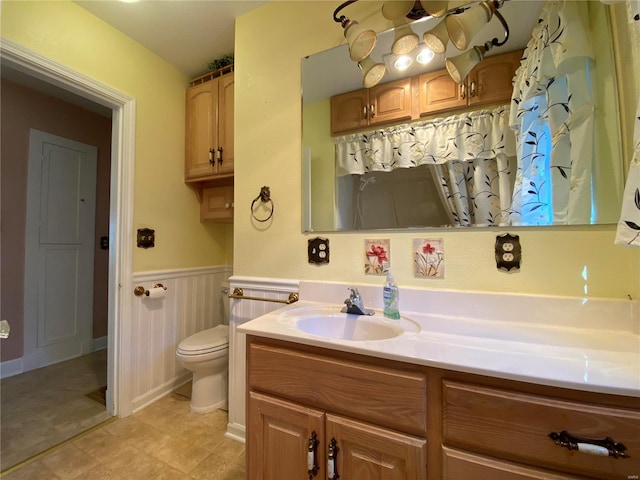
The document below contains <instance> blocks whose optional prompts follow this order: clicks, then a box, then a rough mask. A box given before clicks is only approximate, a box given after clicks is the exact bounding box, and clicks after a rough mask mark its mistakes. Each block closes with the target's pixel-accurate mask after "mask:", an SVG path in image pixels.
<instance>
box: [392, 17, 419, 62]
mask: <svg viewBox="0 0 640 480" xmlns="http://www.w3.org/2000/svg"><path fill="white" fill-rule="evenodd" d="M418 43H420V37H418V35H417V34H416V33H415V32H414V31H413V30H411V27H410V26H409V24H408V23H405V24H403V25H398V26H396V29H395V39H394V40H393V45H391V51H392V52H393V53H395V54H396V55H404V54H405V53H409V52H410V51H411V50H413V49H414V48H416V47H417V46H418Z"/></svg>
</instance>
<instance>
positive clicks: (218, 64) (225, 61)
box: [207, 53, 233, 70]
mask: <svg viewBox="0 0 640 480" xmlns="http://www.w3.org/2000/svg"><path fill="white" fill-rule="evenodd" d="M232 63H233V54H232V53H228V54H226V55H223V56H222V57H220V58H217V59H215V60H213V61H212V62H210V63H208V64H207V68H208V69H209V70H218V69H220V68H222V67H226V66H227V65H231V64H232Z"/></svg>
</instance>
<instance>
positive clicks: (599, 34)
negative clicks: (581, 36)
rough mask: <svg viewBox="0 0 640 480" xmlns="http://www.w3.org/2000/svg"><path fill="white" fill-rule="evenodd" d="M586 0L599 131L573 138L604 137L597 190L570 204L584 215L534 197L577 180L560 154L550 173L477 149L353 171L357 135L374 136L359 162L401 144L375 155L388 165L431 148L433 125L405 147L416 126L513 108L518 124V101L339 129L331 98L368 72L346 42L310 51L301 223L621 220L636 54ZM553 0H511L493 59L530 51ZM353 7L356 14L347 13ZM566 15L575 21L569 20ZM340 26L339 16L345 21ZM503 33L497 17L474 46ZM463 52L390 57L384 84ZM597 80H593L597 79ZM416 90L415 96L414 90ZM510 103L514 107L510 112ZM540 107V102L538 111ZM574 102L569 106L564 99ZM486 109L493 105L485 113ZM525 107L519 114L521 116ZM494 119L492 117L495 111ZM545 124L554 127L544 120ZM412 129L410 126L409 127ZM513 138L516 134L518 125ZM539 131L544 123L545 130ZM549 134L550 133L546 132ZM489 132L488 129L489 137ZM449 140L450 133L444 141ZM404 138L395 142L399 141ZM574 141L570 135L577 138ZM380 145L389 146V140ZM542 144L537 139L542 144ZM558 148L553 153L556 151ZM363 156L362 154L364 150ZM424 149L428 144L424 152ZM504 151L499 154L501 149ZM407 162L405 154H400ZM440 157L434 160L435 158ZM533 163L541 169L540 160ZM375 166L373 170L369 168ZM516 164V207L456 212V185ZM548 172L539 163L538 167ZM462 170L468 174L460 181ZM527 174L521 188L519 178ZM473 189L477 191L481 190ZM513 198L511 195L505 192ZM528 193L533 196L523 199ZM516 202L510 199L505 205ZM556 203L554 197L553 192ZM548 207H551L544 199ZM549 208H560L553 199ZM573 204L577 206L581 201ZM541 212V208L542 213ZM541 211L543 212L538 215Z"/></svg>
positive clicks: (435, 67) (597, 154) (472, 194)
mask: <svg viewBox="0 0 640 480" xmlns="http://www.w3.org/2000/svg"><path fill="white" fill-rule="evenodd" d="M575 3H578V4H588V6H587V7H586V8H585V9H583V10H581V11H580V16H581V17H583V18H581V21H582V24H583V27H584V29H585V30H584V31H585V32H586V34H587V37H586V38H588V42H587V43H590V45H589V48H590V49H591V52H592V56H593V60H592V61H591V63H589V64H588V65H586V67H585V69H586V71H587V78H588V79H589V82H590V83H589V88H592V91H591V94H592V103H593V110H592V112H590V113H588V114H587V116H588V117H589V118H591V119H592V120H593V124H594V125H593V131H595V134H594V135H589V136H588V137H585V138H587V140H580V141H576V140H575V138H574V140H573V144H574V145H572V147H573V148H575V144H580V145H581V144H583V143H584V142H586V141H588V138H591V139H592V140H594V139H595V141H594V143H593V146H592V147H593V152H594V153H593V162H592V164H593V165H592V166H591V167H590V168H591V169H592V170H591V172H590V173H589V177H588V178H587V179H583V181H584V182H586V183H587V184H590V185H589V189H588V192H587V193H586V194H583V195H581V197H582V198H581V199H579V200H575V202H574V200H570V202H574V203H577V202H581V204H580V205H579V206H578V207H577V209H578V210H581V211H582V214H581V215H577V216H576V217H575V218H573V217H571V216H564V217H563V216H562V215H556V213H555V212H552V213H550V214H548V215H547V216H546V217H545V216H544V215H543V214H540V213H541V212H542V211H543V210H544V208H538V207H537V206H533V207H531V205H533V203H530V202H531V196H535V194H539V190H540V189H541V188H542V186H543V184H544V182H545V181H548V182H549V184H551V181H550V179H551V176H552V175H559V176H560V177H562V178H564V179H565V180H569V182H570V183H571V182H574V180H572V178H570V177H571V173H570V171H569V170H568V169H567V168H566V167H567V164H566V162H564V161H563V162H561V163H560V164H557V165H555V166H553V165H554V164H553V162H551V163H548V164H547V166H546V167H545V168H546V170H547V171H545V172H542V173H541V174H540V175H539V176H538V177H537V179H532V177H529V176H527V175H528V174H527V173H525V174H524V175H523V173H522V172H523V171H525V170H526V167H522V168H519V165H520V164H519V163H518V160H519V159H520V158H524V157H527V156H531V155H536V153H535V152H533V153H532V152H531V151H529V152H528V153H527V152H526V151H522V150H519V151H520V152H524V153H517V152H516V153H515V154H510V155H512V156H511V157H509V158H508V162H507V163H500V162H499V161H498V162H497V163H496V164H494V165H492V166H491V167H490V168H489V169H488V170H487V169H485V164H486V163H487V159H486V158H484V157H478V158H477V161H474V162H470V161H468V158H465V157H463V158H460V159H457V158H449V159H447V160H446V161H443V160H439V162H440V163H439V164H437V165H431V164H430V162H429V161H425V162H424V163H423V164H420V165H417V166H412V165H411V166H410V165H407V164H405V165H402V166H403V167H407V168H387V167H386V166H385V167H384V168H385V169H386V170H385V171H375V169H368V171H359V172H354V171H353V170H348V169H345V165H344V164H345V160H344V158H343V159H337V158H336V155H337V154H338V152H337V150H339V149H337V148H336V142H343V143H344V142H347V143H348V142H351V143H348V144H349V145H351V146H352V147H353V145H355V143H353V142H356V141H357V142H360V143H359V144H362V142H370V144H367V145H366V148H364V149H363V148H360V149H359V150H360V152H359V153H358V152H356V150H354V149H353V148H352V150H350V151H348V152H347V153H346V154H344V152H343V155H346V156H347V157H348V158H349V159H350V160H349V161H353V162H355V163H359V162H360V160H362V162H364V161H365V160H366V157H367V156H372V155H376V156H379V155H381V152H382V151H385V152H388V151H392V152H395V153H394V155H396V157H395V159H393V160H389V159H382V160H376V161H378V162H380V163H385V162H387V163H389V164H393V165H394V166H395V165H396V163H397V160H399V159H400V157H399V156H398V155H403V154H404V157H403V159H402V161H404V160H406V158H407V155H415V153H416V148H418V147H420V148H423V146H424V145H423V144H426V143H428V142H429V141H430V139H431V138H432V135H431V134H428V133H425V134H423V135H424V138H423V140H424V139H426V140H424V141H423V143H422V144H420V145H418V147H416V143H420V142H415V141H414V142H406V141H404V145H405V146H406V147H407V148H409V150H407V151H408V152H409V153H407V151H404V150H402V149H401V148H400V147H399V146H398V145H399V143H398V142H400V143H403V141H402V140H398V138H401V137H399V136H398V135H399V134H403V135H411V136H412V137H411V138H412V139H415V138H418V137H417V133H416V132H417V130H418V129H419V128H423V127H424V126H425V125H427V124H428V126H429V127H430V128H436V129H437V128H441V127H442V126H444V125H448V124H450V123H452V122H456V121H457V122H463V123H464V122H465V120H466V121H467V123H468V122H469V119H470V118H475V115H491V116H493V115H497V113H496V112H499V114H500V115H503V116H504V119H505V121H507V128H508V125H509V123H510V122H509V112H510V110H509V109H510V108H512V107H511V106H510V103H509V101H507V102H502V104H494V105H489V106H482V107H476V108H475V109H474V108H473V107H466V108H462V109H460V108H458V109H455V110H447V111H441V112H437V113H435V114H431V115H425V116H422V117H420V118H413V119H412V120H410V121H404V122H400V123H394V124H391V125H390V126H389V125H382V126H377V127H370V128H368V129H367V128H363V129H360V130H355V131H350V132H347V133H341V134H339V135H333V136H332V135H331V100H330V99H331V97H333V96H335V95H339V94H343V93H347V92H353V91H356V90H359V89H362V88H363V85H362V81H363V80H362V73H361V71H360V69H359V68H358V66H357V64H356V63H354V62H352V61H351V60H350V59H349V53H348V46H347V45H346V44H343V45H341V46H339V47H336V48H333V49H331V50H327V51H324V52H319V53H317V54H314V55H310V56H308V57H305V58H303V59H302V104H303V129H302V146H303V152H302V175H303V178H302V190H303V191H302V210H303V225H302V230H303V231H306V232H311V231H315V232H331V231H354V230H378V229H405V228H439V227H460V226H465V227H470V226H473V227H480V226H483V227H502V228H504V226H527V225H532V226H543V225H574V224H581V225H584V224H611V223H616V222H617V220H618V216H619V213H620V204H621V197H622V191H623V188H624V161H623V155H622V147H621V142H620V115H619V111H618V101H617V95H618V93H617V87H616V83H617V80H616V78H615V72H616V68H615V61H618V62H620V61H622V62H624V61H627V60H628V59H620V58H618V59H615V55H614V48H613V39H612V34H611V24H610V21H609V10H608V6H607V5H605V4H603V3H601V2H600V0H589V1H588V2H587V1H585V2H575ZM544 5H545V2H541V1H527V0H522V1H509V2H505V3H504V5H503V7H502V8H501V9H500V12H501V13H502V14H503V16H504V17H505V19H506V21H507V23H508V25H509V27H510V30H511V35H510V38H509V40H508V41H507V42H506V44H505V45H504V46H501V47H495V48H493V49H491V50H490V51H489V52H488V53H487V55H486V57H485V61H486V59H488V58H489V57H491V56H493V55H500V54H504V53H507V52H512V51H516V50H519V49H524V48H525V47H526V46H527V43H528V42H529V40H530V39H531V37H532V32H533V29H534V28H536V26H537V25H538V23H539V22H538V19H539V17H540V15H541V11H542V8H543V6H544ZM344 13H346V14H347V15H348V12H344ZM566 20H567V21H568V20H570V19H566ZM439 21H440V19H438V18H427V19H422V20H418V21H416V22H413V23H412V24H411V28H412V29H413V30H414V32H415V33H416V34H418V36H419V38H420V40H421V42H422V38H423V33H424V32H425V31H428V30H431V29H432V28H434V27H435V26H436V25H437V24H438V22H439ZM339 28H340V26H339V25H337V24H336V29H339ZM503 36H504V33H503V30H502V29H501V26H500V23H499V22H498V21H497V19H495V18H494V19H493V20H492V21H491V22H489V23H488V24H487V25H485V26H484V28H483V30H481V31H480V33H478V34H477V35H476V37H474V38H473V42H472V44H482V43H484V42H485V41H487V40H489V39H491V38H493V37H498V38H502V37H503ZM393 37H394V33H393V31H392V30H390V31H387V32H383V33H379V34H378V40H377V43H376V47H375V49H374V51H373V52H372V54H371V57H372V58H374V59H375V60H377V61H381V62H382V61H384V60H385V59H383V57H384V56H385V55H386V54H387V53H389V52H391V44H392V42H393ZM459 53H460V51H458V50H456V48H455V47H453V46H452V45H451V43H449V46H448V47H447V50H446V52H445V54H441V55H438V54H436V55H435V57H434V58H433V60H432V61H431V62H430V63H429V64H428V65H424V66H422V65H418V64H417V63H415V62H414V64H413V65H412V66H411V67H410V68H409V69H407V70H405V71H404V72H397V73H393V69H392V68H391V67H390V65H387V68H386V73H385V76H384V77H383V78H382V80H381V81H380V85H383V84H385V83H387V82H391V81H395V80H398V79H401V78H408V77H412V78H413V77H416V76H419V75H421V74H423V73H428V72H432V71H441V70H443V69H444V68H445V66H444V59H445V57H447V58H450V57H453V56H455V55H457V54H459ZM591 82H592V83H591ZM414 98H415V95H414ZM500 108H502V109H503V110H504V109H505V108H506V112H505V111H501V110H500ZM536 108H539V106H537V105H536V106H534V107H532V108H531V109H532V110H533V109H536ZM564 108H565V109H566V108H567V107H566V105H565V106H564ZM480 111H482V112H484V113H480ZM521 113H522V112H519V113H518V115H516V116H519V115H520V114H521ZM492 118H493V117H492ZM545 128H546V127H545ZM407 132H408V133H407ZM509 134H510V135H512V136H513V138H515V136H514V132H513V131H510V132H509ZM538 134H540V131H539V132H538ZM546 134H547V137H549V142H548V148H549V149H553V148H554V141H555V139H551V138H550V137H551V135H549V132H548V131H547V132H546ZM455 135H458V137H460V136H468V134H465V133H464V131H461V133H457V134H452V135H451V136H450V137H449V139H451V138H453V136H455ZM523 135H529V137H527V138H528V139H529V140H527V139H524V141H523V143H525V144H526V143H528V142H529V141H530V140H536V141H537V138H534V137H532V136H531V135H533V136H535V135H536V131H535V130H534V131H533V134H532V133H530V130H529V131H528V132H525V133H523ZM544 135H545V134H544V133H542V134H541V136H544ZM486 136H487V134H485V137H486ZM374 138H375V139H376V140H377V141H378V140H379V141H383V140H384V141H386V142H390V143H389V144H388V145H386V146H384V144H376V145H377V146H373V144H372V142H373V139H374ZM443 141H446V140H443ZM394 142H396V143H394ZM568 143H569V144H571V142H570V141H569V142H568ZM380 145H383V146H382V147H380ZM536 148H537V146H536ZM551 151H552V150H550V151H549V156H551V155H552V153H551ZM358 154H360V157H358ZM422 154H423V155H424V152H423V153H422ZM553 155H556V160H557V158H558V157H560V158H563V159H565V160H566V159H568V157H571V158H573V157H572V155H573V156H578V157H580V153H579V152H578V150H574V152H573V153H571V152H570V150H569V149H567V148H564V150H563V149H560V148H558V149H557V150H556V151H554V153H553ZM497 157H499V158H500V155H497ZM400 163H401V162H400ZM431 163H434V162H431ZM530 168H536V169H537V168H538V167H537V166H534V167H531V166H530ZM365 170H367V169H365ZM505 172H507V174H508V175H507V176H506V177H504V178H502V180H500V182H503V183H504V182H507V183H509V184H510V187H509V188H510V190H508V191H509V192H510V194H509V195H508V198H507V199H505V200H504V201H503V200H500V201H501V202H502V204H501V205H500V206H498V208H499V209H500V210H501V211H502V212H505V211H509V212H510V213H509V214H505V215H503V216H502V217H501V218H496V215H495V212H493V213H492V212H488V211H483V209H482V207H480V209H479V210H478V211H474V212H472V213H471V214H470V216H471V217H473V218H471V219H469V218H465V217H468V216H469V213H468V212H464V209H462V210H457V211H456V210H455V208H454V206H453V203H454V200H456V196H458V197H459V196H460V193H459V192H456V191H454V190H455V183H456V182H458V183H460V182H462V183H464V182H465V181H467V183H469V181H470V180H471V179H472V177H474V176H475V177H477V179H480V178H482V179H484V181H485V183H487V182H493V181H494V179H497V178H498V174H503V173H505ZM538 173H540V172H538V171H537V170H536V175H537V174H538ZM455 175H460V177H459V178H460V180H458V177H456V176H455ZM517 177H521V180H520V186H519V187H518V183H517V182H518V179H517ZM443 184H447V185H446V187H447V188H443ZM518 188H520V191H522V193H523V197H521V198H520V199H519V200H518V201H514V198H515V196H514V192H515V191H516V190H517V189H518ZM468 189H469V190H468V193H467V197H465V202H466V203H467V204H468V205H466V206H465V207H464V208H466V207H467V206H469V205H470V207H469V208H470V209H471V210H474V208H475V207H477V205H476V203H478V202H479V200H480V197H481V196H482V195H484V194H486V196H487V197H488V196H491V195H493V193H491V192H490V191H489V192H488V193H487V192H484V191H482V189H480V188H479V187H477V186H473V185H471V183H469V186H468ZM474 189H478V190H476V191H474ZM527 196H528V197H527ZM504 197H507V196H506V195H505V196H504ZM523 198H524V200H523ZM504 202H506V203H507V204H508V205H507V206H506V207H505V206H504V205H503V204H504ZM517 202H520V205H519V206H520V207H521V208H522V211H523V212H524V207H525V205H529V210H532V212H531V213H532V214H534V217H532V219H531V220H525V215H524V213H523V214H522V215H521V216H515V215H514V214H513V212H514V211H515V207H514V205H515V204H516V203H517ZM554 202H555V200H554ZM545 208H546V206H545ZM549 208H553V207H552V206H549ZM572 208H573V207H572ZM533 211H535V212H533ZM538 214H540V215H538Z"/></svg>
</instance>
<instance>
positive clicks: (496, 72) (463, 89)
mask: <svg viewBox="0 0 640 480" xmlns="http://www.w3.org/2000/svg"><path fill="white" fill-rule="evenodd" d="M521 58H522V50H516V51H514V52H510V53H505V54H503V55H495V56H492V57H487V58H485V59H484V60H483V61H482V62H480V63H479V64H478V65H477V66H476V67H475V68H474V69H473V70H471V72H470V73H469V75H468V76H467V78H466V81H465V83H463V84H462V85H458V84H457V83H456V82H454V81H453V80H452V79H451V77H450V76H449V74H448V72H447V71H446V70H438V71H436V72H430V73H425V74H422V75H420V79H419V89H420V93H419V96H420V115H421V116H423V115H428V114H431V113H435V112H442V111H445V110H453V109H456V108H465V107H467V106H480V105H489V104H492V103H501V102H508V101H509V100H510V99H511V92H512V90H513V86H512V84H511V82H512V80H513V76H514V75H515V73H516V69H517V68H518V66H519V65H520V60H521Z"/></svg>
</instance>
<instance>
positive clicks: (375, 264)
mask: <svg viewBox="0 0 640 480" xmlns="http://www.w3.org/2000/svg"><path fill="white" fill-rule="evenodd" d="M390 250H391V240H389V239H386V240H365V241H364V258H365V260H364V273H365V274H367V275H382V274H386V273H387V272H388V271H389V268H390V267H391V262H390V259H389V258H390V253H389V252H390Z"/></svg>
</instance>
